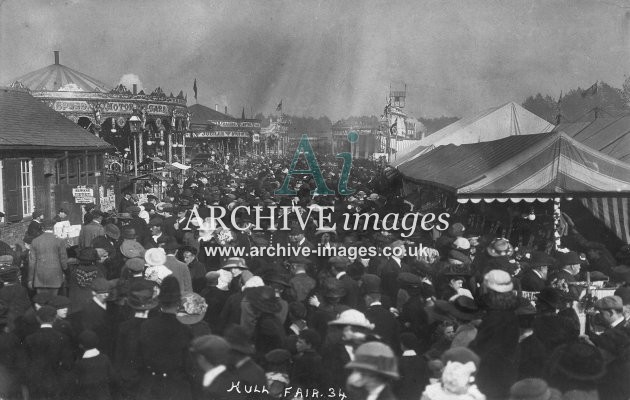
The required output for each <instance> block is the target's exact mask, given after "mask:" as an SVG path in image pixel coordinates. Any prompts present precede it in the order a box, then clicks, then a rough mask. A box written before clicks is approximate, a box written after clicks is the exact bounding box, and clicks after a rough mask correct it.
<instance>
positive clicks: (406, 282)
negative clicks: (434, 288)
mask: <svg viewBox="0 0 630 400" xmlns="http://www.w3.org/2000/svg"><path fill="white" fill-rule="evenodd" d="M397 279H398V282H400V284H401V285H403V286H410V287H420V284H421V283H422V278H421V277H419V276H418V275H416V274H412V273H410V272H401V273H400V274H398V278H397Z"/></svg>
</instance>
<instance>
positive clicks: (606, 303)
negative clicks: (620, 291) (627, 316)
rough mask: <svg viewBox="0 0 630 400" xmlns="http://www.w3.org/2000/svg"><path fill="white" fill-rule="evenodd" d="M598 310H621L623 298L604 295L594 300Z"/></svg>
mask: <svg viewBox="0 0 630 400" xmlns="http://www.w3.org/2000/svg"><path fill="white" fill-rule="evenodd" d="M595 308H597V309H599V310H623V300H621V297H619V296H606V297H602V298H601V299H599V300H597V301H596V302H595Z"/></svg>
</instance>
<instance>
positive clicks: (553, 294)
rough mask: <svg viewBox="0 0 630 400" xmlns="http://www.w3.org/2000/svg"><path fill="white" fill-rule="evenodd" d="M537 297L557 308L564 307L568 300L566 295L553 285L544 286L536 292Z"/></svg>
mask: <svg viewBox="0 0 630 400" xmlns="http://www.w3.org/2000/svg"><path fill="white" fill-rule="evenodd" d="M536 299H537V300H538V301H541V302H543V303H545V304H547V305H548V306H551V307H553V308H555V309H557V310H560V309H563V308H564V307H565V306H566V303H567V301H568V299H567V297H566V295H565V294H564V293H563V292H562V291H561V290H560V289H556V288H552V287H545V288H543V289H542V290H541V291H540V293H537V294H536Z"/></svg>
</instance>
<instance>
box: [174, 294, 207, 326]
mask: <svg viewBox="0 0 630 400" xmlns="http://www.w3.org/2000/svg"><path fill="white" fill-rule="evenodd" d="M207 310H208V304H207V303H206V299H204V298H203V297H201V296H200V295H198V294H197V293H188V294H186V295H184V297H182V304H181V305H180V307H179V310H177V315H176V316H177V320H178V321H179V322H181V323H182V324H185V325H194V324H196V323H198V322H199V321H201V320H202V319H203V317H204V316H205V315H206V311H207Z"/></svg>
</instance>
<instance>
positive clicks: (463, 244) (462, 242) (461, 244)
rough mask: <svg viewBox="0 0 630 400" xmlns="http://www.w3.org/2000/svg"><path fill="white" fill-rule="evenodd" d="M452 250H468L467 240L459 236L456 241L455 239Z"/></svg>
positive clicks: (468, 243)
mask: <svg viewBox="0 0 630 400" xmlns="http://www.w3.org/2000/svg"><path fill="white" fill-rule="evenodd" d="M453 248H455V249H459V250H469V249H470V242H469V241H468V239H466V238H463V237H461V236H460V237H458V238H457V239H455V241H454V242H453Z"/></svg>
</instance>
